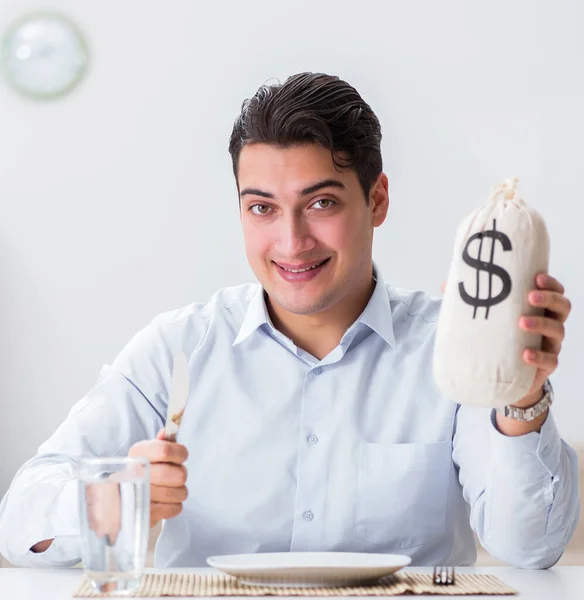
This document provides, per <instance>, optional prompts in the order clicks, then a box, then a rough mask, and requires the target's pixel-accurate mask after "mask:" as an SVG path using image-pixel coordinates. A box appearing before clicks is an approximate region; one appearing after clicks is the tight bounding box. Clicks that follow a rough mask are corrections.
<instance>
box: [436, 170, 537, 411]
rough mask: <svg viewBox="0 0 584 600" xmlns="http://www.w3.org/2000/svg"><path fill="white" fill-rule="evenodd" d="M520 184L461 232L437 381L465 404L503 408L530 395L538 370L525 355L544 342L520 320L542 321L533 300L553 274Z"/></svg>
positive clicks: (443, 316) (440, 337)
mask: <svg viewBox="0 0 584 600" xmlns="http://www.w3.org/2000/svg"><path fill="white" fill-rule="evenodd" d="M516 185H517V177H511V178H509V179H506V180H505V181H504V183H503V184H501V185H498V186H495V187H494V188H493V190H492V192H491V195H490V196H489V199H488V200H487V202H486V203H485V204H483V205H482V206H481V207H480V208H478V209H477V210H475V211H474V212H473V213H472V214H470V215H469V216H468V217H466V218H465V219H464V220H463V221H462V223H461V224H460V226H459V228H458V231H457V234H456V241H455V244H454V253H453V256H452V262H451V264H450V270H449V273H448V280H447V283H446V288H445V290H444V298H443V300H442V307H441V310H440V316H439V318H438V325H437V330H436V340H435V346H434V367H433V369H434V380H435V383H436V385H437V386H438V388H439V389H440V391H441V392H442V393H443V394H444V395H445V396H446V397H448V398H450V399H451V400H453V401H454V402H457V403H458V404H473V405H476V406H486V407H492V408H498V407H502V406H506V405H508V404H513V403H515V402H517V401H518V400H520V399H521V398H523V397H524V396H525V395H527V394H528V393H529V391H530V388H531V387H532V385H533V381H534V379H535V374H536V368H535V367H533V366H532V365H528V364H526V363H525V362H524V360H523V357H522V354H523V351H524V350H525V349H526V348H534V349H536V350H539V349H540V348H541V341H542V338H541V335H536V334H533V333H529V332H526V331H524V330H522V329H520V327H519V317H520V316H521V315H541V314H543V312H544V311H543V310H542V309H539V308H535V307H533V306H531V305H530V304H529V302H528V293H529V291H530V290H532V289H536V287H537V286H536V284H535V277H536V275H537V274H538V273H541V272H544V273H547V270H548V263H549V237H548V233H547V229H546V226H545V223H544V222H543V219H542V218H541V216H540V215H539V214H538V213H537V212H536V211H535V210H533V209H532V208H529V207H528V206H527V204H526V203H525V202H524V201H523V200H522V199H521V198H520V197H519V195H518V193H517V190H516Z"/></svg>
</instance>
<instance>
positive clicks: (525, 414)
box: [496, 379, 554, 421]
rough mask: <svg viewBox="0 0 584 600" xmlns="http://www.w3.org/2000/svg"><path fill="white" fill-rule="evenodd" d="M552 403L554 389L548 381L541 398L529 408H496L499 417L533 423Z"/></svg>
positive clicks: (544, 385) (547, 380)
mask: <svg viewBox="0 0 584 600" xmlns="http://www.w3.org/2000/svg"><path fill="white" fill-rule="evenodd" d="M553 401H554V389H553V388H552V384H551V382H550V380H549V379H546V382H545V383H544V384H543V396H542V398H541V400H539V402H537V404H534V405H533V406H530V407H529V408H519V407H518V406H512V405H509V406H503V408H497V409H496V410H497V412H498V413H499V414H500V415H503V416H505V417H508V418H509V419H515V420H516V421H533V419H536V418H537V417H539V415H541V413H542V412H544V411H546V410H547V409H548V408H549V407H550V406H551V404H552V402H553Z"/></svg>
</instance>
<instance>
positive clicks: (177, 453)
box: [128, 439, 189, 464]
mask: <svg viewBox="0 0 584 600" xmlns="http://www.w3.org/2000/svg"><path fill="white" fill-rule="evenodd" d="M128 454H129V456H141V457H143V458H147V459H148V460H149V461H150V462H151V463H175V464H182V463H183V462H185V461H186V460H187V458H188V457H189V453H188V451H187V449H186V447H185V446H183V445H182V444H177V443H176V442H167V441H165V440H158V439H157V440H143V441H141V442H138V443H137V444H134V445H133V446H132V447H131V448H130V452H129V453H128Z"/></svg>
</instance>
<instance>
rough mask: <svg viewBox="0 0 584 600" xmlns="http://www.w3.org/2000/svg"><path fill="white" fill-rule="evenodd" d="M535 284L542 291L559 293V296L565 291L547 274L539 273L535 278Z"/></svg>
mask: <svg viewBox="0 0 584 600" xmlns="http://www.w3.org/2000/svg"><path fill="white" fill-rule="evenodd" d="M535 283H536V285H537V287H538V288H540V289H542V290H550V291H552V292H559V293H560V294H563V293H564V292H565V291H566V290H565V289H564V286H563V285H562V284H561V283H560V282H559V281H558V280H557V279H556V278H555V277H552V276H551V275H548V274H547V273H539V274H538V275H537V276H536V278H535Z"/></svg>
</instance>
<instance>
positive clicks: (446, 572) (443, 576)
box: [432, 567, 456, 585]
mask: <svg viewBox="0 0 584 600" xmlns="http://www.w3.org/2000/svg"><path fill="white" fill-rule="evenodd" d="M432 581H433V582H434V583H435V584H436V585H454V582H455V581H456V575H455V573H454V567H434V573H433V575H432Z"/></svg>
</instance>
